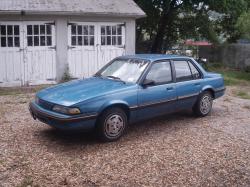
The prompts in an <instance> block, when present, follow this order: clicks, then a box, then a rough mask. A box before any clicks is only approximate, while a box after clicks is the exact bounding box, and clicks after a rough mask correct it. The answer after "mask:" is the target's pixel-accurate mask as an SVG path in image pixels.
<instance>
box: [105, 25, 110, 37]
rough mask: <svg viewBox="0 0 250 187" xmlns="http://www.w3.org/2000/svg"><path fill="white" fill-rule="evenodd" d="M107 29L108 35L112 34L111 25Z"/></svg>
mask: <svg viewBox="0 0 250 187" xmlns="http://www.w3.org/2000/svg"><path fill="white" fill-rule="evenodd" d="M106 29H107V35H111V26H107V27H106Z"/></svg>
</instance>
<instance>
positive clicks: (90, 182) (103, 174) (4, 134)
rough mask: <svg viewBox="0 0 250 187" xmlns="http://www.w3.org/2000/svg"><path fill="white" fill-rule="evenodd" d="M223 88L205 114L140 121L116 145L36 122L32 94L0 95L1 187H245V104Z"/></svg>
mask: <svg viewBox="0 0 250 187" xmlns="http://www.w3.org/2000/svg"><path fill="white" fill-rule="evenodd" d="M228 90H229V91H228V93H227V95H226V96H224V97H223V98H221V99H218V100H216V101H215V102H214V107H213V111H212V113H211V115H210V116H207V117H205V118H195V117H193V115H192V113H191V112H190V111H186V112H181V113H178V114H174V115H168V116H164V117H160V118H157V119H153V120H150V121H147V122H141V123H138V124H135V125H132V126H131V127H130V128H129V130H128V132H127V134H126V135H125V136H123V137H122V138H121V139H120V140H119V141H117V142H113V143H100V142H98V141H97V140H96V139H95V137H94V135H93V134H92V133H62V132H60V131H56V130H53V129H51V128H50V127H49V126H47V125H45V124H42V123H41V122H38V121H34V120H33V119H32V118H31V116H30V115H29V111H28V103H29V101H30V100H31V99H32V98H33V96H34V94H32V93H25V94H17V95H6V96H0V186H53V187H54V186H250V100H243V99H239V98H236V97H233V96H232V95H231V94H230V88H229V89H228Z"/></svg>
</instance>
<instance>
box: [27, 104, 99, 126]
mask: <svg viewBox="0 0 250 187" xmlns="http://www.w3.org/2000/svg"><path fill="white" fill-rule="evenodd" d="M29 111H30V114H31V116H32V117H33V119H34V120H36V119H38V120H39V121H41V122H43V123H46V124H48V125H50V126H52V127H55V128H57V129H62V130H91V129H93V128H94V127H95V123H96V118H97V114H82V115H77V116H69V115H64V114H59V113H56V112H53V111H49V110H46V109H44V108H42V107H40V106H39V105H37V104H36V103H35V102H31V103H30V104H29Z"/></svg>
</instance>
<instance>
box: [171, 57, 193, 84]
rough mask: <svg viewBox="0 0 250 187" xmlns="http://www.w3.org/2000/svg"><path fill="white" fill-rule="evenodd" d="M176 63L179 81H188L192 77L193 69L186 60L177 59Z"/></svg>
mask: <svg viewBox="0 0 250 187" xmlns="http://www.w3.org/2000/svg"><path fill="white" fill-rule="evenodd" d="M174 64H175V71H176V80H177V81H187V80H191V79H192V75H191V71H190V69H189V66H188V63H187V62H186V61H175V63H174Z"/></svg>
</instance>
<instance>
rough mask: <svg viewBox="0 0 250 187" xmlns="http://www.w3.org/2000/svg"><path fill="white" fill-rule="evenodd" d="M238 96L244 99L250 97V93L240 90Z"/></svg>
mask: <svg viewBox="0 0 250 187" xmlns="http://www.w3.org/2000/svg"><path fill="white" fill-rule="evenodd" d="M237 96H238V97H240V98H242V99H250V94H249V93H247V92H244V91H239V92H238V93H237Z"/></svg>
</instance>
